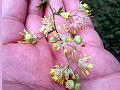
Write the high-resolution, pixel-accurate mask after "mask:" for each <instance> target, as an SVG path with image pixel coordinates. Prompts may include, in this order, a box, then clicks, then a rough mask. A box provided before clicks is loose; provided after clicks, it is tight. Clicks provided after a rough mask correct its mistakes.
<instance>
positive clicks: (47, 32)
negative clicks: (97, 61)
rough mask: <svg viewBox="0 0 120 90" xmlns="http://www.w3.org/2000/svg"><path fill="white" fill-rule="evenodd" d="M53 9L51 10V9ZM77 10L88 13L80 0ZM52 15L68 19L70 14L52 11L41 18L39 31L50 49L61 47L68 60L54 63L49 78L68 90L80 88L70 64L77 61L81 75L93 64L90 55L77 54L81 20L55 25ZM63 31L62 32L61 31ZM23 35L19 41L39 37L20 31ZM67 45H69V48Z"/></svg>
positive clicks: (86, 72) (37, 39)
mask: <svg viewBox="0 0 120 90" xmlns="http://www.w3.org/2000/svg"><path fill="white" fill-rule="evenodd" d="M52 11H53V10H52ZM79 11H80V12H81V11H82V12H84V13H85V14H86V15H87V16H88V15H90V11H89V7H88V5H87V4H85V3H84V4H82V2H80V8H79ZM54 15H59V16H61V17H63V19H65V20H69V19H70V18H71V17H72V15H71V13H70V11H68V12H64V11H63V9H62V8H60V9H59V10H58V11H57V12H54V13H53V15H51V16H50V17H45V16H44V18H43V19H42V24H41V28H40V30H39V31H40V32H42V33H43V34H44V37H45V38H47V39H46V40H47V41H48V42H49V43H51V44H52V50H53V51H58V50H60V49H62V48H63V52H64V54H65V56H66V59H67V60H68V63H67V64H66V65H65V66H61V65H60V66H59V65H55V66H54V68H53V69H51V71H50V75H51V79H52V80H54V81H55V82H57V83H59V84H62V85H64V86H65V87H66V88H67V89H69V90H71V89H72V90H80V78H79V75H78V74H76V73H75V72H74V70H73V69H72V67H71V65H72V64H73V63H77V66H78V67H79V68H80V70H81V73H82V74H83V75H88V74H89V71H90V69H91V68H93V64H89V63H88V61H89V60H90V59H91V56H88V55H83V56H80V55H79V54H78V50H77V47H78V46H82V45H83V44H84V43H83V39H82V37H81V36H80V35H77V32H78V31H79V30H81V28H82V26H83V21H79V20H76V21H74V22H72V23H71V24H70V25H65V24H64V25H62V26H60V25H57V26H56V25H55V20H54ZM78 18H79V17H78ZM60 31H61V32H60ZM63 32H64V33H63ZM20 34H22V35H23V36H24V38H23V40H22V41H19V42H20V43H24V44H35V43H37V42H38V41H39V38H38V37H37V36H35V35H34V34H33V33H32V32H27V31H26V30H24V33H20ZM67 47H70V48H69V49H68V48H67Z"/></svg>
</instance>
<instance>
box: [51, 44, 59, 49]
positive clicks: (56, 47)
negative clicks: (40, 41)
mask: <svg viewBox="0 0 120 90" xmlns="http://www.w3.org/2000/svg"><path fill="white" fill-rule="evenodd" d="M60 48H61V45H60V44H53V47H52V50H53V51H58V50H59V49H60Z"/></svg>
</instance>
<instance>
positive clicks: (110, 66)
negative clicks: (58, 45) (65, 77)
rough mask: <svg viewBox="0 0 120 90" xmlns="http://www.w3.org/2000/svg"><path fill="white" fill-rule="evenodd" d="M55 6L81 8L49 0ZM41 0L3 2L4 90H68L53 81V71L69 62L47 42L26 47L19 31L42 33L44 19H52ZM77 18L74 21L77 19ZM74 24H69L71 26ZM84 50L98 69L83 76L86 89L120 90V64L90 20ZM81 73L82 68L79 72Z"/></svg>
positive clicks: (74, 2)
mask: <svg viewBox="0 0 120 90" xmlns="http://www.w3.org/2000/svg"><path fill="white" fill-rule="evenodd" d="M49 2H50V4H51V6H52V7H53V8H55V9H56V10H58V9H59V8H60V7H64V10H65V11H74V10H77V9H78V5H79V0H70V1H69V0H49ZM39 3H40V0H9V1H8V0H4V1H3V28H4V30H3V33H2V38H3V57H2V59H3V90H65V88H64V87H62V86H61V85H58V84H56V83H55V82H53V81H52V80H51V79H50V74H49V72H50V69H51V68H52V67H53V66H54V65H55V64H65V63H66V59H65V56H64V54H63V53H62V52H61V51H58V52H56V53H55V52H53V51H52V50H51V45H50V44H49V43H48V42H47V41H46V39H41V40H40V41H39V42H38V43H37V44H34V45H31V44H22V43H17V41H19V40H21V39H22V36H21V35H20V34H19V32H23V30H24V28H26V30H28V31H32V32H34V33H35V34H36V35H37V36H38V37H41V36H42V34H41V33H40V32H39V31H38V30H39V28H40V24H41V19H42V17H43V16H50V15H51V10H50V8H49V7H48V6H47V7H46V8H45V10H44V9H43V10H38V9H37V8H36V6H37V5H38V4H39ZM80 15H81V13H80ZM73 19H74V18H73ZM55 20H56V24H60V25H61V24H65V23H66V22H65V20H63V19H62V18H60V17H57V16H56V17H55ZM69 23H70V22H67V24H69ZM78 34H80V35H81V36H82V38H83V42H84V43H85V44H84V47H79V50H80V51H81V52H82V53H86V54H89V55H91V56H92V57H93V60H91V63H93V64H94V68H93V69H92V70H91V71H90V75H88V76H86V77H83V76H82V75H81V74H80V75H81V76H80V77H81V89H82V90H119V89H120V77H119V76H120V64H119V62H118V61H117V60H116V59H115V57H114V56H112V55H111V54H110V53H109V52H108V51H106V50H105V49H104V47H103V44H102V41H101V39H100V38H99V36H98V34H97V33H96V31H95V30H94V28H93V25H92V22H91V21H90V19H89V18H88V19H87V22H86V29H85V30H82V31H80V32H79V33H78ZM76 71H77V72H79V70H78V68H77V69H76Z"/></svg>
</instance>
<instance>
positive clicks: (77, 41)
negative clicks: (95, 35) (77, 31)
mask: <svg viewBox="0 0 120 90" xmlns="http://www.w3.org/2000/svg"><path fill="white" fill-rule="evenodd" d="M74 42H75V43H76V44H77V45H78V44H81V43H82V37H81V36H78V35H77V36H75V37H74Z"/></svg>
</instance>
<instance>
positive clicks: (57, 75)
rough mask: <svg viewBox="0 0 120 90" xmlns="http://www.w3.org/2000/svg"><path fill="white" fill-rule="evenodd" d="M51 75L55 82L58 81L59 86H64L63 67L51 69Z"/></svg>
mask: <svg viewBox="0 0 120 90" xmlns="http://www.w3.org/2000/svg"><path fill="white" fill-rule="evenodd" d="M50 75H51V79H52V80H53V81H56V82H57V83H59V84H64V82H65V79H64V69H63V68H62V67H60V66H58V65H56V66H55V67H54V68H53V69H51V71H50Z"/></svg>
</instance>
